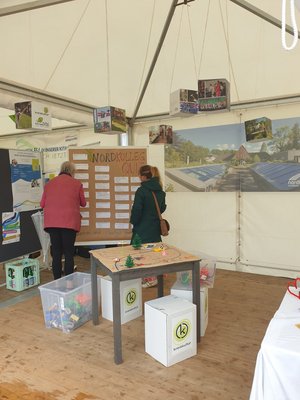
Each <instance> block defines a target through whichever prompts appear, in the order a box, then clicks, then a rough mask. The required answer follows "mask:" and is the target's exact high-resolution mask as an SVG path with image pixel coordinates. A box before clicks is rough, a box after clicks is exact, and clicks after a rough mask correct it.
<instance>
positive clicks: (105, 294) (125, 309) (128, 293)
mask: <svg viewBox="0 0 300 400" xmlns="http://www.w3.org/2000/svg"><path fill="white" fill-rule="evenodd" d="M120 306H121V324H125V323H126V322H128V321H131V320H133V319H135V318H138V317H140V316H141V315H142V313H143V308H142V280H141V279H131V280H129V281H122V282H120ZM101 308H102V317H103V318H105V319H108V320H110V321H113V304H112V281H111V278H110V277H109V276H102V277H101Z"/></svg>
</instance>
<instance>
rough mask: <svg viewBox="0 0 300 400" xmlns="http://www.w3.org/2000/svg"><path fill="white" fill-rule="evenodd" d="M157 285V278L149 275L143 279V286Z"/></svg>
mask: <svg viewBox="0 0 300 400" xmlns="http://www.w3.org/2000/svg"><path fill="white" fill-rule="evenodd" d="M156 285H157V278H155V277H152V276H151V277H149V278H144V279H143V280H142V288H149V287H154V286H156Z"/></svg>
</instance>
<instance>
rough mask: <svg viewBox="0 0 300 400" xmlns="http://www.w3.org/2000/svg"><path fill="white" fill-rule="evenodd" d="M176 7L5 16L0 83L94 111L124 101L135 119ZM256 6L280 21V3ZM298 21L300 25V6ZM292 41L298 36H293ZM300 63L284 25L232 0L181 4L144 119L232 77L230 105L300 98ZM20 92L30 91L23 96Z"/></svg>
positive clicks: (133, 0)
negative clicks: (179, 94) (185, 94)
mask: <svg viewBox="0 0 300 400" xmlns="http://www.w3.org/2000/svg"><path fill="white" fill-rule="evenodd" d="M25 3H29V2H28V1H27V2H26V1H14V0H10V1H8V0H7V1H5V0H4V1H3V0H2V1H1V0H0V13H1V9H3V8H5V7H8V6H10V7H11V6H14V5H20V4H21V5H24V4H25ZM30 3H35V2H34V1H31V2H30ZM36 3H39V2H38V1H37V2H36ZM43 3H47V2H45V1H44V2H43ZM50 3H51V2H50ZM179 3H180V2H179ZM287 3H289V1H288V2H287ZM171 4H172V0H74V1H68V2H63V3H61V4H57V5H52V6H49V7H43V8H39V9H36V10H32V11H26V12H20V13H16V14H12V15H7V16H2V17H1V18H0V37H1V40H0V51H1V63H0V80H1V78H2V79H3V80H5V81H6V80H8V81H12V82H16V83H17V84H18V85H21V86H22V85H27V86H30V87H32V88H35V89H37V90H39V91H41V93H42V92H43V91H46V92H49V93H52V94H53V95H58V96H63V97H66V98H69V99H72V100H74V101H76V102H78V103H85V104H87V105H90V106H91V108H92V107H94V106H106V105H113V106H116V107H120V108H124V109H125V110H126V115H127V116H129V117H131V116H132V115H133V113H134V110H135V109H136V104H137V100H138V98H139V95H140V91H141V88H142V86H143V83H144V81H145V77H146V76H147V73H148V70H149V67H150V65H151V62H152V60H153V56H154V54H155V51H156V49H157V45H158V42H159V39H160V36H161V33H162V30H163V27H164V24H165V21H166V18H167V15H168V13H169V10H170V6H171ZM251 4H252V5H253V6H255V7H258V8H259V9H261V10H262V11H263V12H265V13H268V14H270V15H271V16H273V17H275V18H277V19H279V20H281V0H277V1H274V0H251ZM296 4H297V6H298V5H299V1H298V0H297V2H296ZM296 19H297V22H298V25H299V27H300V12H299V9H297V10H296ZM287 23H290V18H289V17H288V18H287ZM287 41H288V42H289V43H290V42H291V41H292V37H291V36H290V35H287ZM299 70H300V43H299V44H298V45H297V46H296V48H295V49H294V50H292V51H286V50H284V49H283V48H282V45H281V30H280V29H279V28H277V27H275V26H273V25H271V24H270V23H268V22H266V21H264V20H263V19H261V18H259V17H257V16H256V15H253V14H252V13H250V12H249V11H247V10H245V9H243V8H242V7H240V6H238V5H236V4H234V3H233V2H232V1H230V0H195V1H191V2H190V3H189V4H188V5H185V4H182V5H179V6H177V7H176V10H175V13H174V16H173V19H172V21H171V24H170V27H169V30H168V33H167V36H166V39H165V41H164V44H163V46H162V49H161V52H160V54H159V57H158V60H157V63H156V65H155V68H154V71H153V74H152V76H151V79H150V82H149V85H148V87H147V90H146V93H145V96H144V97H143V100H142V103H141V106H140V108H139V111H138V114H137V116H145V115H152V114H161V113H167V112H168V110H169V96H170V93H171V92H172V91H174V90H177V89H178V88H188V89H193V88H194V89H196V88H197V80H198V79H209V78H226V79H228V81H230V84H231V102H247V101H253V100H259V99H262V98H272V97H281V96H289V95H298V94H300V80H299V79H298V71H299ZM0 90H1V88H0ZM0 93H1V96H0V106H2V107H3V108H5V109H8V110H10V111H8V114H9V113H11V110H12V105H13V99H12V98H9V96H8V97H7V93H4V92H0ZM29 96H30V91H29ZM16 99H17V100H16V101H22V100H27V99H28V97H25V95H20V94H19V95H16ZM54 108H55V113H54V116H55V117H56V118H59V119H62V120H70V121H73V122H78V123H80V122H79V121H76V118H75V119H74V118H73V119H72V118H69V117H70V116H71V114H72V113H71V112H69V113H68V111H67V110H65V112H59V105H58V106H56V107H54ZM87 108H89V107H87ZM62 109H63V107H62ZM86 112H88V111H87V110H84V111H83V113H86ZM68 114H69V117H68ZM0 116H1V119H0V122H1V123H0V133H1V134H4V133H8V129H9V128H8V126H9V127H10V129H12V127H11V123H12V122H10V121H9V120H8V119H7V123H8V124H9V125H7V124H6V118H5V111H2V112H1V114H0ZM82 118H83V117H82ZM82 118H81V121H83V120H84V118H83V119H82ZM79 119H80V118H79ZM88 119H89V120H90V118H88ZM58 125H59V124H58ZM9 132H10V131H9Z"/></svg>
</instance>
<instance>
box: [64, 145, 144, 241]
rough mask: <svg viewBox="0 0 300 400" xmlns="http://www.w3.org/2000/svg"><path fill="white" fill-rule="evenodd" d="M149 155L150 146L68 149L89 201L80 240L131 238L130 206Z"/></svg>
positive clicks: (76, 175) (83, 218)
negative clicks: (141, 168)
mask: <svg viewBox="0 0 300 400" xmlns="http://www.w3.org/2000/svg"><path fill="white" fill-rule="evenodd" d="M147 158H148V157H147V148H138V147H117V148H98V149H87V148H74V149H69V160H70V161H71V162H73V163H74V164H75V166H76V173H75V178H76V179H79V180H80V181H81V182H82V185H83V189H84V193H85V197H86V200H87V206H86V207H85V208H82V209H81V217H82V219H81V230H80V232H79V233H78V234H77V239H76V242H77V243H80V244H82V243H87V244H88V243H89V244H94V243H98V242H102V243H103V242H116V243H117V242H118V241H123V240H130V238H131V235H132V227H131V224H130V222H129V219H130V213H131V207H132V203H133V200H134V196H135V192H136V190H137V188H138V187H139V186H140V178H139V169H140V167H141V166H142V165H145V164H147Z"/></svg>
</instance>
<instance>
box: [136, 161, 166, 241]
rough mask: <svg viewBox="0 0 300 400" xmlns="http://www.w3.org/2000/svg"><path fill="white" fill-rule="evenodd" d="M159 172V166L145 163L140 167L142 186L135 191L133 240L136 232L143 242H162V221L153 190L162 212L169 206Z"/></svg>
mask: <svg viewBox="0 0 300 400" xmlns="http://www.w3.org/2000/svg"><path fill="white" fill-rule="evenodd" d="M157 172H158V170H157V168H155V167H151V166H150V165H143V166H142V167H141V168H140V171H139V176H140V179H141V186H140V187H139V188H138V189H137V191H136V193H135V197H134V202H133V206H132V210H131V217H130V222H131V224H132V225H133V229H132V238H131V242H132V239H133V237H134V235H136V234H138V235H139V236H140V238H141V240H142V243H155V242H161V237H160V221H159V216H158V213H157V209H156V205H155V200H154V197H153V194H152V192H153V193H154V194H155V196H156V198H157V202H158V205H159V208H160V212H161V213H163V212H164V211H165V210H166V208H167V206H166V201H165V200H166V193H165V192H164V191H163V190H162V186H161V183H160V177H159V174H158V173H157Z"/></svg>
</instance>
